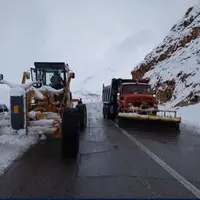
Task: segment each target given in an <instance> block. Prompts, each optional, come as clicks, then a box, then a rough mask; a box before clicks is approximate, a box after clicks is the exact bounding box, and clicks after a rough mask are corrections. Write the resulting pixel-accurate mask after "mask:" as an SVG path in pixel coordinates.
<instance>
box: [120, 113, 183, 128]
mask: <svg viewBox="0 0 200 200" xmlns="http://www.w3.org/2000/svg"><path fill="white" fill-rule="evenodd" d="M144 111H145V112H147V113H146V114H138V113H136V112H131V113H130V112H129V113H122V112H121V113H118V117H117V122H118V124H119V125H120V126H124V127H128V128H132V127H133V128H134V127H136V126H141V127H140V128H142V129H149V130H151V129H157V130H160V131H167V130H170V131H178V132H179V131H180V127H179V126H180V123H181V117H177V116H176V111H166V110H153V112H155V113H160V115H158V114H156V115H152V114H150V112H152V110H151V111H149V110H143V111H142V112H144Z"/></svg>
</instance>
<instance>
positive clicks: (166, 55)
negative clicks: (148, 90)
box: [131, 2, 200, 106]
mask: <svg viewBox="0 0 200 200" xmlns="http://www.w3.org/2000/svg"><path fill="white" fill-rule="evenodd" d="M199 69H200V2H199V3H198V4H196V5H194V6H193V7H191V8H189V9H188V10H187V12H186V13H185V15H184V17H183V18H182V19H181V20H180V21H179V22H178V23H177V24H175V25H174V26H173V27H172V29H171V31H170V33H169V35H168V36H167V37H165V38H164V40H163V42H162V43H161V44H160V45H159V46H158V47H157V48H155V49H153V51H152V52H151V53H149V54H148V55H147V56H146V57H145V58H144V60H143V61H142V62H141V63H139V64H138V65H137V66H136V67H135V68H134V69H133V71H132V72H131V73H132V77H133V78H138V79H140V78H142V77H149V78H150V79H151V81H150V83H151V84H152V86H153V88H155V89H156V91H157V96H158V98H159V99H160V101H161V102H168V103H170V105H171V106H178V105H180V106H183V105H188V104H189V101H190V100H191V99H192V98H193V97H194V95H195V94H198V93H200V71H199Z"/></svg>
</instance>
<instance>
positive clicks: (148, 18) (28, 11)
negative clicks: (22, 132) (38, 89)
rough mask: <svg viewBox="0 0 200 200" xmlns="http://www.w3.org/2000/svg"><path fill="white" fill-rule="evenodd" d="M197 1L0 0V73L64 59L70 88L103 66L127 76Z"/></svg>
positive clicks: (13, 75)
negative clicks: (74, 75) (74, 77)
mask: <svg viewBox="0 0 200 200" xmlns="http://www.w3.org/2000/svg"><path fill="white" fill-rule="evenodd" d="M197 1H198V0H71V1H69V0H17V1H14V0H0V25H1V28H0V61H1V67H0V69H1V70H0V71H1V72H3V73H4V75H5V79H10V80H12V81H13V82H20V81H21V75H22V72H23V70H26V69H28V68H29V67H30V66H31V65H32V64H33V62H34V61H65V62H66V61H67V62H68V63H69V65H70V66H71V68H72V69H74V70H75V72H76V73H77V80H76V81H75V83H74V87H78V84H79V83H80V82H81V81H83V80H84V79H85V78H86V77H88V76H90V75H91V74H92V75H94V74H95V73H96V72H97V71H98V72H100V71H101V70H105V69H107V68H110V69H111V70H113V69H115V68H120V70H121V71H123V73H124V74H125V73H127V76H129V75H130V71H131V69H132V68H133V66H134V65H135V64H136V63H138V62H139V61H141V60H142V59H143V57H144V56H145V54H146V53H148V52H149V51H150V50H151V49H152V48H153V47H155V46H156V45H157V44H159V43H160V42H161V40H162V39H163V38H164V37H165V36H166V35H167V34H168V32H169V30H170V29H171V27H172V26H173V25H174V24H175V23H176V22H177V21H178V20H179V19H180V18H181V17H182V16H183V15H184V13H185V11H186V10H187V8H189V7H190V6H192V5H193V4H194V3H196V2H197ZM122 66H124V67H123V70H122Z"/></svg>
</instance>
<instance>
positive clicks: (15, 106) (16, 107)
mask: <svg viewBox="0 0 200 200" xmlns="http://www.w3.org/2000/svg"><path fill="white" fill-rule="evenodd" d="M13 113H15V114H17V113H19V106H18V105H14V106H13Z"/></svg>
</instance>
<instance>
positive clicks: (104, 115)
mask: <svg viewBox="0 0 200 200" xmlns="http://www.w3.org/2000/svg"><path fill="white" fill-rule="evenodd" d="M103 118H104V119H106V106H105V105H103Z"/></svg>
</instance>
